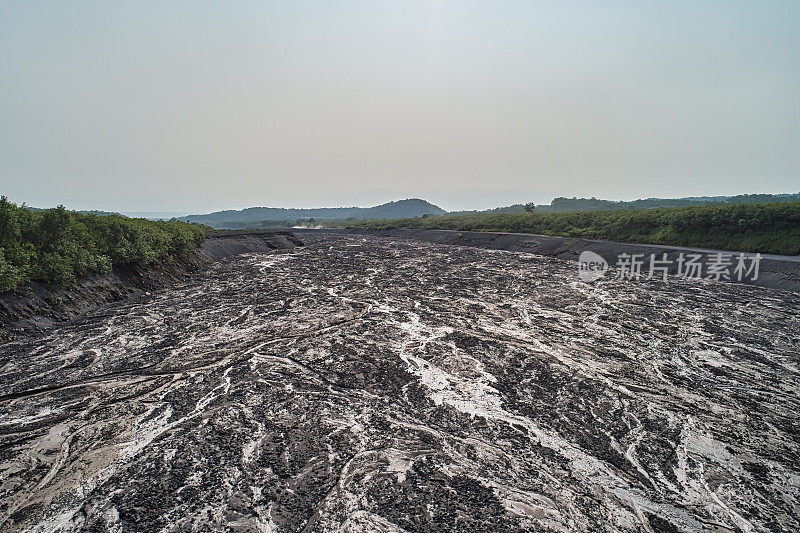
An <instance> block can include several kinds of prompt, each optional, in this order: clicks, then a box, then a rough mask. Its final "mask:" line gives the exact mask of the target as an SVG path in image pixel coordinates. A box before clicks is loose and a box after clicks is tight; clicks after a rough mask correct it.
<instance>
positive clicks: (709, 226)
mask: <svg viewBox="0 0 800 533" xmlns="http://www.w3.org/2000/svg"><path fill="white" fill-rule="evenodd" d="M329 225H331V224H329ZM336 225H337V226H340V227H349V228H362V229H372V230H381V229H398V228H410V229H448V230H456V231H503V232H518V233H536V234H540V235H557V236H563V237H581V238H585V239H602V240H611V241H618V242H635V243H649V244H664V245H671V246H691V247H700V248H714V249H721V250H733V251H743V252H762V253H776V254H786V255H797V254H800V202H798V201H795V202H791V203H769V204H746V203H742V204H734V205H728V204H715V205H710V206H702V207H676V208H662V209H641V210H624V211H618V210H615V211H583V212H567V213H537V212H532V213H513V214H484V213H479V214H471V215H461V216H436V217H426V218H407V219H398V220H371V221H357V222H346V223H338V224H336Z"/></svg>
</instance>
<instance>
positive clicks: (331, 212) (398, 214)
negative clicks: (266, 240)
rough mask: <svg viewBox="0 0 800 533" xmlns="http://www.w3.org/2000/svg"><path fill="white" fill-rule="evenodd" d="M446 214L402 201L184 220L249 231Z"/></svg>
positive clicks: (228, 213)
mask: <svg viewBox="0 0 800 533" xmlns="http://www.w3.org/2000/svg"><path fill="white" fill-rule="evenodd" d="M445 213H446V211H445V210H444V209H442V208H441V207H439V206H436V205H433V204H432V203H430V202H426V201H425V200H420V199H419V198H411V199H408V200H398V201H396V202H389V203H386V204H381V205H376V206H375V207H320V208H314V209H294V208H290V209H287V208H281V207H249V208H247V209H242V210H239V211H235V210H227V211H216V212H214V213H208V214H206V215H189V216H185V217H180V220H185V221H187V222H197V223H200V224H208V225H209V226H212V227H214V228H245V227H266V226H275V225H279V224H280V223H286V224H284V225H287V224H292V223H294V222H297V221H299V220H303V221H308V220H309V219H312V218H313V219H315V220H346V219H348V218H352V219H390V218H414V217H421V216H423V215H443V214H445Z"/></svg>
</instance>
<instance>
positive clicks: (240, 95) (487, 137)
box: [0, 0, 800, 212]
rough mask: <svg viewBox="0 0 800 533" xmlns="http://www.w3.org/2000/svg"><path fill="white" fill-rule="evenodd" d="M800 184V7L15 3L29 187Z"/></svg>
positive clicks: (245, 195) (188, 201) (509, 189)
mask: <svg viewBox="0 0 800 533" xmlns="http://www.w3.org/2000/svg"><path fill="white" fill-rule="evenodd" d="M798 190H800V1H786V2H782V1H769V0H762V1H754V0H748V1H744V2H739V1H735V0H717V1H699V0H691V1H685V2H675V1H670V2H667V1H663V2H649V1H642V0H635V1H630V2H615V1H602V2H599V1H591V2H589V1H574V2H571V1H566V0H560V1H553V2H546V1H534V0H520V1H509V0H492V1H489V0H485V1H481V2H476V1H467V0H428V1H412V0H407V1H399V0H398V1H381V0H365V1H332V0H327V1H319V2H308V1H297V0H291V1H286V0H282V1H280V2H270V1H265V0H260V1H253V2H245V1H234V2H222V1H219V2H202V1H197V0H192V1H186V2H163V1H152V2H151V1H144V0H131V1H128V2H125V3H122V2H108V1H97V2H87V1H73V2H63V1H58V2H41V1H35V0H23V1H19V2H15V1H9V0H0V192H2V194H5V195H7V196H8V197H9V198H10V199H12V200H13V201H16V202H22V201H27V202H28V203H29V204H31V205H39V206H49V205H54V204H57V203H64V204H65V205H67V206H68V207H72V208H77V209H86V208H95V209H110V210H122V211H134V210H138V211H147V210H150V211H164V210H169V211H185V212H204V211H210V210H217V209H223V208H240V207H246V206H252V205H268V206H285V207H288V206H302V207H309V206H321V205H368V204H375V203H379V202H385V201H389V200H394V199H399V198H406V197H422V198H425V199H428V200H430V201H432V202H434V203H437V204H439V205H441V206H442V207H444V208H446V209H463V208H486V207H494V206H497V205H501V204H502V205H507V204H510V203H516V202H524V201H531V200H532V201H537V202H549V200H550V199H551V198H552V197H554V196H561V195H563V196H597V197H603V198H611V199H633V198H641V197H648V196H689V195H692V196H693V195H704V194H709V195H716V194H736V193H744V192H797V191H798Z"/></svg>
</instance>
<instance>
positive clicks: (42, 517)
mask: <svg viewBox="0 0 800 533" xmlns="http://www.w3.org/2000/svg"><path fill="white" fill-rule="evenodd" d="M303 241H304V242H305V243H306V246H305V247H303V248H294V249H292V250H288V251H276V252H270V253H259V254H250V255H243V256H240V257H238V258H236V259H233V260H231V261H229V262H225V263H219V264H216V265H214V266H213V267H212V268H210V269H209V270H208V271H207V272H206V273H204V274H202V275H200V276H198V277H196V278H195V279H192V280H191V281H189V282H186V283H184V284H182V285H178V286H176V287H175V288H173V289H170V290H167V291H163V292H159V293H155V294H153V295H152V296H150V297H149V298H146V299H140V300H137V301H128V302H123V303H119V304H115V305H113V306H110V307H105V308H103V309H102V310H101V311H98V312H96V313H94V314H89V315H87V316H85V317H83V318H81V319H79V320H76V321H73V322H70V323H67V324H64V325H62V326H59V327H58V328H56V329H53V330H51V331H49V332H46V333H44V334H42V335H40V336H37V337H33V338H20V339H17V340H14V341H12V342H8V343H5V344H3V345H2V346H0V368H1V369H2V371H0V530H3V531H28V530H29V531H51V530H67V531H71V530H75V531H78V530H85V531H175V530H179V531H207V530H227V531H262V532H278V531H365V532H366V531H387V532H388V531H656V532H661V531H719V532H725V531H745V532H749V531H797V530H800V466H799V465H800V423H798V413H799V412H800V394H799V393H800V387H799V385H800V381H799V380H798V375H799V369H798V349H800V320H799V319H798V317H800V303H798V301H797V299H796V298H794V295H792V294H791V293H787V292H779V291H773V290H769V289H764V288H759V287H752V286H746V285H738V284H736V285H735V284H714V283H710V282H702V281H693V280H677V279H676V280H671V281H669V282H667V283H663V282H657V281H652V282H632V281H617V280H613V279H605V280H602V281H600V282H597V283H596V284H591V285H589V284H584V283H582V282H580V281H578V279H577V272H576V267H575V263H574V262H570V261H565V260H561V259H557V258H552V257H542V256H535V255H531V254H524V253H512V252H499V251H491V250H482V249H476V248H468V247H455V246H447V245H437V244H431V243H420V242H413V241H405V240H404V241H394V240H391V239H387V238H380V237H371V236H362V235H347V234H333V233H329V234H318V235H314V234H312V233H306V234H304V235H303Z"/></svg>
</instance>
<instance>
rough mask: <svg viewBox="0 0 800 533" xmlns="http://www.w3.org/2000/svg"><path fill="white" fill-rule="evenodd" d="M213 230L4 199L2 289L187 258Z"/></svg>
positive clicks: (0, 207) (0, 202) (0, 211)
mask: <svg viewBox="0 0 800 533" xmlns="http://www.w3.org/2000/svg"><path fill="white" fill-rule="evenodd" d="M207 230H208V228H206V227H205V226H201V225H198V224H189V223H186V222H178V221H168V222H167V221H156V220H146V219H141V218H126V217H123V216H121V215H107V216H102V215H97V214H81V213H77V212H73V211H68V210H66V209H65V208H64V207H63V206H59V207H56V208H53V209H44V210H31V209H28V208H27V207H26V206H24V205H22V206H18V205H16V204H14V203H11V202H9V201H8V199H6V197H5V196H4V197H2V198H1V199H0V292H2V291H9V290H13V289H15V288H17V287H20V286H23V285H25V284H26V283H28V282H29V281H31V280H34V281H43V282H51V283H56V284H59V285H70V284H72V283H74V282H75V281H76V280H77V279H78V277H79V276H82V275H84V274H90V273H106V272H110V271H111V270H112V269H113V268H115V267H119V266H123V265H130V266H146V265H149V264H151V263H153V262H155V261H158V260H162V259H163V260H168V259H172V258H177V257H183V256H186V255H187V254H189V253H190V252H192V251H193V250H195V249H196V248H197V246H199V245H200V244H202V242H203V240H204V239H205V236H206V232H207Z"/></svg>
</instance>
